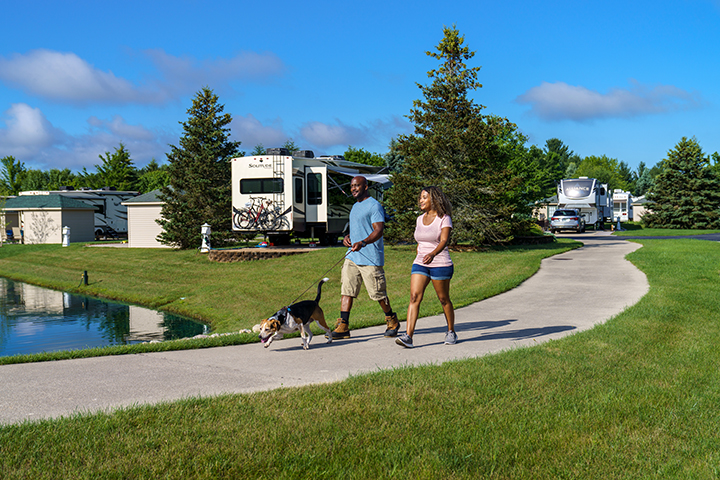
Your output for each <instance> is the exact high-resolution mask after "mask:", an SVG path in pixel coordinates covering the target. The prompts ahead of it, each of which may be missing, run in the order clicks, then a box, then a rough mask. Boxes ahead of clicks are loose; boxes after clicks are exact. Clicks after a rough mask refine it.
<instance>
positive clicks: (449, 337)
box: [445, 330, 457, 345]
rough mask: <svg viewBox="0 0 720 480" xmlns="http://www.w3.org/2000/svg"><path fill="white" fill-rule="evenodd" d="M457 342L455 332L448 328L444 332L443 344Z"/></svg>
mask: <svg viewBox="0 0 720 480" xmlns="http://www.w3.org/2000/svg"><path fill="white" fill-rule="evenodd" d="M456 343H457V334H456V333H455V332H453V331H452V330H448V332H447V333H446V334H445V345H455V344H456Z"/></svg>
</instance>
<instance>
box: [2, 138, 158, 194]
mask: <svg viewBox="0 0 720 480" xmlns="http://www.w3.org/2000/svg"><path fill="white" fill-rule="evenodd" d="M99 158H100V160H101V162H100V163H99V164H96V165H95V171H94V172H88V171H87V168H83V169H82V170H81V171H80V172H72V171H71V170H70V169H69V168H63V169H59V168H51V169H49V170H40V169H35V168H26V167H25V164H24V163H23V162H21V161H20V160H17V159H16V158H15V157H13V156H6V157H3V158H1V159H0V195H17V194H18V193H20V192H24V191H29V190H59V189H61V188H62V187H72V188H73V189H75V190H79V189H81V188H90V189H100V188H103V187H115V188H116V189H117V190H122V191H137V192H140V193H147V192H150V191H152V190H155V189H157V188H160V187H161V186H163V185H166V184H167V183H168V181H169V180H168V166H167V165H161V164H158V162H157V161H156V160H155V159H154V158H153V159H152V160H150V162H149V163H148V164H147V165H146V166H145V167H143V168H137V167H135V165H134V164H133V161H132V159H131V158H130V152H129V151H128V150H127V148H126V147H125V145H123V144H122V143H120V145H119V146H118V147H117V148H115V151H114V152H112V153H111V152H105V154H104V155H99Z"/></svg>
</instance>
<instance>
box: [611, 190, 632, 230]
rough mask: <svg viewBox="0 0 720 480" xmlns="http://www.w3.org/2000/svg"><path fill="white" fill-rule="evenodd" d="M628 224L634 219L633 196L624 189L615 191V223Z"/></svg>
mask: <svg viewBox="0 0 720 480" xmlns="http://www.w3.org/2000/svg"><path fill="white" fill-rule="evenodd" d="M618 219H619V220H620V221H621V222H627V221H632V219H633V205H632V194H631V193H630V192H625V191H623V190H622V189H619V188H616V189H615V190H613V222H616V221H618Z"/></svg>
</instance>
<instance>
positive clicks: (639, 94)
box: [515, 81, 702, 121]
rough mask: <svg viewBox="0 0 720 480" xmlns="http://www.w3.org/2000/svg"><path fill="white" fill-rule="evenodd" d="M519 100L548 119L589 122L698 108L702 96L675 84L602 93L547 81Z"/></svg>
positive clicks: (632, 82) (635, 84)
mask: <svg viewBox="0 0 720 480" xmlns="http://www.w3.org/2000/svg"><path fill="white" fill-rule="evenodd" d="M515 101H516V102H517V103H520V104H524V105H530V107H531V108H530V113H531V114H532V115H535V116H537V117H540V118H542V119H544V120H556V121H557V120H574V121H587V120H593V119H601V118H627V117H636V116H640V115H649V114H658V113H665V112H670V111H676V110H686V109H690V108H697V107H699V106H700V105H701V104H702V99H701V98H700V97H699V95H697V94H694V93H689V92H686V91H685V90H682V89H680V88H678V87H674V86H672V85H656V86H647V85H641V84H640V83H638V82H635V81H631V87H630V88H613V89H611V90H610V91H608V92H607V93H600V92H597V91H594V90H590V89H588V88H585V87H581V86H574V85H568V84H567V83H564V82H557V83H547V82H543V83H542V84H541V85H539V86H537V87H533V88H531V89H530V90H528V91H527V92H525V93H524V94H522V95H520V96H519V97H517V99H516V100H515Z"/></svg>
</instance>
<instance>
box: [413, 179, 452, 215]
mask: <svg viewBox="0 0 720 480" xmlns="http://www.w3.org/2000/svg"><path fill="white" fill-rule="evenodd" d="M422 192H427V193H428V196H429V197H430V208H431V209H432V210H435V211H436V212H437V214H438V216H439V217H440V218H442V217H444V216H445V215H449V216H452V205H450V201H449V200H448V199H447V197H446V196H445V194H444V193H443V191H442V190H441V189H440V187H435V186H430V187H424V188H423V189H422V191H421V192H420V195H422Z"/></svg>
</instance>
